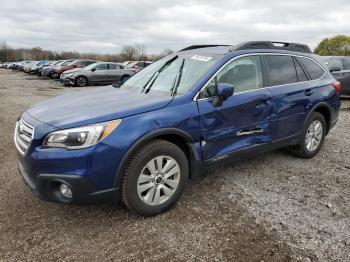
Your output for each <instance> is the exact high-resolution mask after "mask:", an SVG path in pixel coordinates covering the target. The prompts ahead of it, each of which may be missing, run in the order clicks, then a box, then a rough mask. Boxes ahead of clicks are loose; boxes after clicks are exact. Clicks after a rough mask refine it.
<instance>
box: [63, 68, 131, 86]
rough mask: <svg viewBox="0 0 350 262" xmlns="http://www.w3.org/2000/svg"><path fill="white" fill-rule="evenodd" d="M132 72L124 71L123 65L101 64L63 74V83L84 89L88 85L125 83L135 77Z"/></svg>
mask: <svg viewBox="0 0 350 262" xmlns="http://www.w3.org/2000/svg"><path fill="white" fill-rule="evenodd" d="M134 74H135V72H134V71H132V70H128V69H124V67H123V66H122V65H121V64H118V63H110V62H99V63H94V64H91V65H89V66H87V67H84V68H81V69H72V70H68V71H66V72H64V73H63V74H61V77H60V79H61V83H63V84H65V85H71V86H78V87H84V86H86V85H93V84H95V85H108V84H112V83H114V82H119V81H121V82H125V81H126V80H127V79H128V78H130V77H131V76H132V75H134Z"/></svg>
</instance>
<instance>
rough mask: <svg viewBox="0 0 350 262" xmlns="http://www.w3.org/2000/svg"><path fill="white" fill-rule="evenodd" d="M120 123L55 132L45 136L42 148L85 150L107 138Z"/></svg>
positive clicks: (119, 121) (118, 121)
mask: <svg viewBox="0 0 350 262" xmlns="http://www.w3.org/2000/svg"><path fill="white" fill-rule="evenodd" d="M120 123H121V119H118V120H114V121H111V122H106V123H100V124H96V125H90V126H84V127H77V128H71V129H65V130H60V131H55V132H52V133H50V134H48V135H47V136H46V138H45V139H44V143H43V146H45V147H59V148H67V149H81V148H87V147H90V146H93V145H95V144H97V143H98V142H99V141H101V140H102V139H104V138H105V137H107V136H108V135H109V134H110V133H111V132H112V131H113V130H114V129H116V128H117V127H118V126H119V124H120Z"/></svg>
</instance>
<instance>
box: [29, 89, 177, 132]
mask: <svg viewBox="0 0 350 262" xmlns="http://www.w3.org/2000/svg"><path fill="white" fill-rule="evenodd" d="M172 99H173V98H172V97H171V96H169V94H168V93H163V92H155V91H154V92H152V93H149V94H142V93H137V92H136V91H130V90H125V89H119V88H115V87H113V86H107V87H103V88H94V89H90V90H84V91H78V92H72V93H70V94H66V95H62V96H58V97H55V98H52V99H49V100H46V101H44V102H41V103H39V104H36V105H34V106H33V107H31V108H30V109H28V111H27V113H29V114H30V115H31V116H32V117H34V118H36V119H37V120H39V121H41V122H44V123H46V124H49V125H51V126H54V127H57V128H59V129H63V128H71V127H77V126H82V125H89V124H94V123H98V122H105V121H110V120H113V119H119V118H123V117H128V116H132V115H136V114H141V113H145V112H149V111H153V110H157V109H160V108H163V107H165V106H167V105H168V104H169V103H170V102H171V100H172Z"/></svg>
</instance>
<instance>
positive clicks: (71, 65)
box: [52, 60, 96, 79]
mask: <svg viewBox="0 0 350 262" xmlns="http://www.w3.org/2000/svg"><path fill="white" fill-rule="evenodd" d="M93 63H96V61H95V60H75V61H73V62H71V63H69V64H67V65H61V66H59V67H57V68H56V69H55V70H54V72H53V74H52V77H53V78H56V79H59V78H60V76H61V74H62V73H63V72H65V71H67V70H71V69H75V68H84V67H86V66H88V65H91V64H93Z"/></svg>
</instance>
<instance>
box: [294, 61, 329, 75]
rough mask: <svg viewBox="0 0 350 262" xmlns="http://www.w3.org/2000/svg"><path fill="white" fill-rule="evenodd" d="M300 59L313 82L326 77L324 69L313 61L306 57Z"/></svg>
mask: <svg viewBox="0 0 350 262" xmlns="http://www.w3.org/2000/svg"><path fill="white" fill-rule="evenodd" d="M298 59H300V62H301V63H302V64H303V65H304V67H305V69H306V71H307V72H308V73H309V76H310V78H311V79H312V80H315V79H319V78H320V77H322V76H323V75H324V71H323V69H322V68H321V67H320V66H319V65H318V64H316V63H315V62H314V61H312V60H311V59H308V58H305V57H299V58H298Z"/></svg>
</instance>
